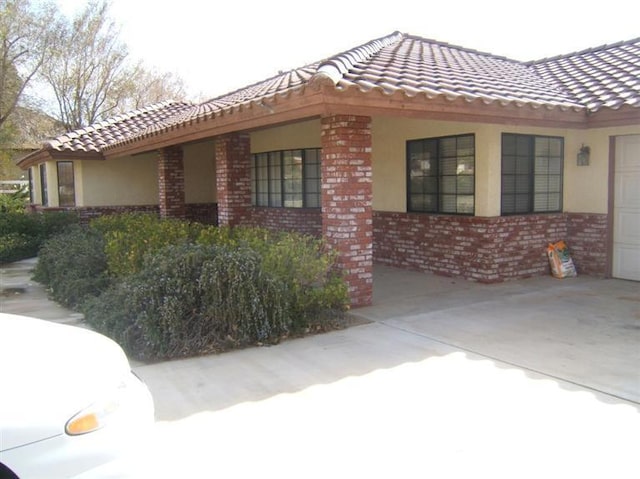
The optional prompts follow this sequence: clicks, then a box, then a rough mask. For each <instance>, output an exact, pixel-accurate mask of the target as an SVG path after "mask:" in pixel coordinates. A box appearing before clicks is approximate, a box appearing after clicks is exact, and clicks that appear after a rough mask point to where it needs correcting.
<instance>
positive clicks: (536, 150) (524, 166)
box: [501, 133, 564, 215]
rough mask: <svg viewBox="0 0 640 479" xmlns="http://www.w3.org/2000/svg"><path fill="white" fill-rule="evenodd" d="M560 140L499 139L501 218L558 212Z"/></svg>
mask: <svg viewBox="0 0 640 479" xmlns="http://www.w3.org/2000/svg"><path fill="white" fill-rule="evenodd" d="M563 157H564V140H563V139H562V138H557V137H547V136H534V135H517V134H511V133H504V134H503V135H502V193H501V211H502V214H503V215H509V214H526V213H542V212H557V211H561V210H562V171H563Z"/></svg>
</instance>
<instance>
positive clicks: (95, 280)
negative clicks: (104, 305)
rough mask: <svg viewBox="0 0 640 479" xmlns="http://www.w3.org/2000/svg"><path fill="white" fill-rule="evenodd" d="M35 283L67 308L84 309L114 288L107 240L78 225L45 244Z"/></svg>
mask: <svg viewBox="0 0 640 479" xmlns="http://www.w3.org/2000/svg"><path fill="white" fill-rule="evenodd" d="M33 279H34V280H36V281H38V282H39V283H42V284H44V285H46V286H47V287H48V290H49V295H50V296H51V298H52V299H54V300H56V301H57V302H58V303H61V304H63V305H65V306H68V307H71V308H75V307H78V306H80V305H81V304H82V303H83V302H84V301H85V300H86V299H87V297H90V296H99V295H100V294H101V293H102V292H103V291H104V290H105V289H106V288H107V287H108V286H109V284H110V278H109V274H108V272H107V257H106V255H105V253H104V239H103V237H102V235H101V234H100V233H99V232H97V231H96V230H92V229H89V228H86V227H82V226H79V225H75V226H74V227H69V228H67V230H66V231H65V232H63V233H60V234H58V235H56V236H54V237H52V238H51V239H49V240H48V241H47V242H45V243H44V245H43V246H42V248H41V249H40V252H39V255H38V263H37V265H36V268H35V271H34V275H33Z"/></svg>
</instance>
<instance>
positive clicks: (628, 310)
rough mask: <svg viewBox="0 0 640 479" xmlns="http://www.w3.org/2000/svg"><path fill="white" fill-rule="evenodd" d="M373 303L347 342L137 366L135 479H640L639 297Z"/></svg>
mask: <svg viewBox="0 0 640 479" xmlns="http://www.w3.org/2000/svg"><path fill="white" fill-rule="evenodd" d="M5 276H7V275H6V274H3V283H4V282H5ZM7 277H8V276H7ZM32 287H35V288H37V285H35V286H33V285H32ZM374 295H375V296H374V303H375V304H374V306H372V307H369V308H363V309H359V310H356V311H354V312H353V314H354V315H355V316H357V317H358V319H359V320H360V322H361V323H363V324H360V325H358V326H353V327H351V328H349V329H346V330H342V331H336V332H332V333H328V334H324V335H318V336H313V337H308V338H303V339H297V340H292V341H287V342H285V343H283V344H280V345H278V346H273V347H264V348H252V349H247V350H243V351H235V352H231V353H227V354H223V355H219V356H206V357H198V358H191V359H185V360H179V361H167V362H161V363H157V364H146V365H144V364H140V365H137V366H136V367H135V370H136V372H137V373H138V374H139V375H140V376H141V377H142V378H143V379H144V380H145V381H146V382H147V384H148V385H149V387H150V389H151V391H152V393H153V395H154V399H155V402H156V410H157V424H156V431H155V434H154V437H153V438H152V440H151V441H150V442H149V443H148V444H146V445H141V447H140V451H138V459H137V460H136V461H135V462H134V463H132V464H130V465H129V466H130V469H131V470H132V474H131V476H132V477H139V476H145V477H147V476H148V475H149V474H154V475H157V476H158V477H173V476H176V477H214V476H222V477H248V476H255V475H268V476H269V477H271V476H275V477H296V478H299V477H437V478H441V477H445V478H448V477H452V478H453V477H456V478H457V477H490V478H502V477H504V478H507V477H508V478H513V477H518V478H523V477H525V478H527V477H531V478H534V477H535V478H539V477H545V478H548V477H558V478H560V477H562V478H566V477H598V478H600V477H616V478H624V477H629V478H631V477H634V478H637V477H640V463H639V462H638V459H637V457H638V456H637V451H638V450H640V285H639V284H638V283H632V282H625V281H618V280H598V279H593V278H586V277H585V278H581V277H580V278H576V279H571V280H554V279H552V278H546V277H544V278H534V279H531V280H524V281H518V282H512V283H507V284H501V285H479V284H474V283H468V282H465V281H461V280H454V279H449V278H441V277H435V276H432V275H424V274H419V273H407V272H404V271H398V270H394V269H390V268H386V267H376V270H375V293H374ZM18 304H20V301H18V300H16V299H15V298H12V299H11V302H6V301H4V300H3V308H2V309H3V310H5V306H6V305H9V306H11V305H14V306H11V307H14V308H17V307H18V306H16V305H18ZM21 304H25V301H24V300H23V301H22V303H21ZM34 309H38V308H36V307H35V306H34ZM39 310H42V308H39ZM7 312H18V311H7ZM21 314H30V313H29V312H28V311H24V308H23V310H22V312H21ZM34 315H35V314H34ZM47 319H54V318H47ZM60 320H64V319H60Z"/></svg>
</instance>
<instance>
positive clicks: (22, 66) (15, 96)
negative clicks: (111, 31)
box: [0, 0, 56, 127]
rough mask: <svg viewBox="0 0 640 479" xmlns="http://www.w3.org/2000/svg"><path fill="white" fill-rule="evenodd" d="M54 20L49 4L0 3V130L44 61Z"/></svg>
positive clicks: (5, 0) (13, 0) (10, 0)
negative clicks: (38, 5) (37, 5)
mask: <svg viewBox="0 0 640 479" xmlns="http://www.w3.org/2000/svg"><path fill="white" fill-rule="evenodd" d="M55 21H56V12H55V10H54V8H53V6H52V5H51V4H41V5H40V7H39V8H36V7H34V6H33V5H32V4H31V2H30V1H29V0H0V127H2V126H3V125H4V124H5V122H6V121H7V119H8V118H9V117H10V116H11V115H12V114H13V112H14V111H15V109H16V106H17V105H18V103H19V102H20V100H21V98H22V97H23V94H24V91H25V88H27V86H28V85H29V83H30V82H31V81H32V80H33V79H34V77H35V76H36V74H37V73H38V72H39V70H40V69H41V67H42V65H43V64H44V63H45V62H46V60H47V58H48V55H49V50H48V48H47V47H48V46H49V45H50V44H51V42H52V41H53V38H54V37H55V30H54V29H52V28H51V23H50V22H55Z"/></svg>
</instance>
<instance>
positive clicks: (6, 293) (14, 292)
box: [0, 288, 27, 298]
mask: <svg viewBox="0 0 640 479" xmlns="http://www.w3.org/2000/svg"><path fill="white" fill-rule="evenodd" d="M26 292H27V290H26V288H2V289H0V296H2V297H3V298H8V297H10V296H18V295H20V294H24V293H26Z"/></svg>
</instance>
